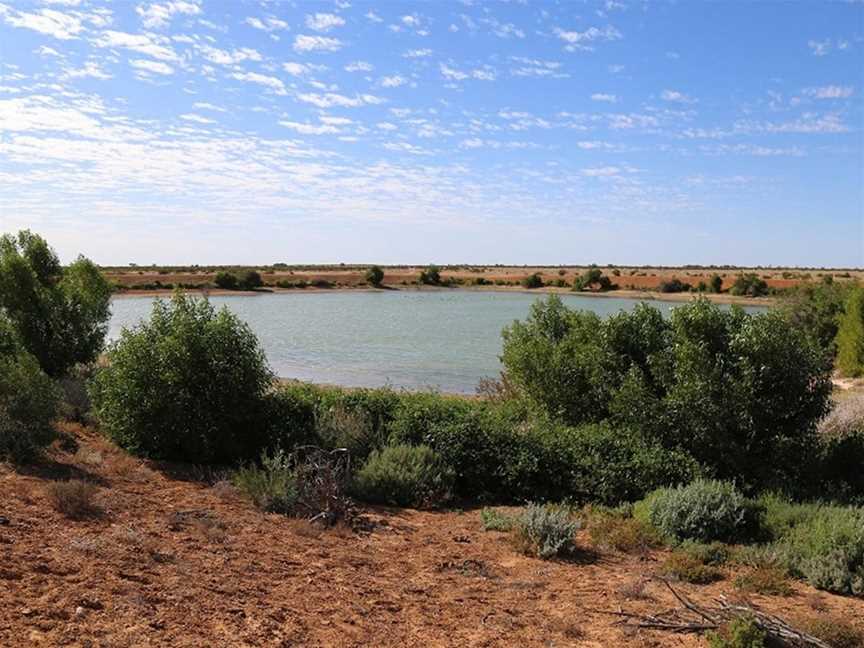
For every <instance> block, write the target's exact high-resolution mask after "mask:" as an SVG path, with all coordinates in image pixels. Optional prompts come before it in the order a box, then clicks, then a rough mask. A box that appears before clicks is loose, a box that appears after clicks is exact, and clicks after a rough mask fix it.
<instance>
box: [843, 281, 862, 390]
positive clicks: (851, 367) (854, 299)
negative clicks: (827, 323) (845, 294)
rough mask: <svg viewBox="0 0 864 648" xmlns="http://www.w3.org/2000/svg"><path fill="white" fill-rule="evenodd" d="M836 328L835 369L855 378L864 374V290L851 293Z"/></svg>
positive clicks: (856, 289)
mask: <svg viewBox="0 0 864 648" xmlns="http://www.w3.org/2000/svg"><path fill="white" fill-rule="evenodd" d="M844 311H845V312H844V313H843V315H842V316H841V317H840V323H839V326H838V328H837V367H838V368H839V369H840V371H841V372H842V373H843V374H844V375H846V376H851V377H855V378H857V377H858V376H861V375H862V374H864V288H862V287H858V288H855V290H853V291H852V293H851V294H850V295H849V298H848V299H847V300H846V305H845V308H844Z"/></svg>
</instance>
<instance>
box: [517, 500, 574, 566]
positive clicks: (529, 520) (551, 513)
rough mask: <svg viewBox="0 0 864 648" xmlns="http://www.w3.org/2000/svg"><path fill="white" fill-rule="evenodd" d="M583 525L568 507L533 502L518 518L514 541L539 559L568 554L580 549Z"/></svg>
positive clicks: (527, 552) (523, 550) (520, 548)
mask: <svg viewBox="0 0 864 648" xmlns="http://www.w3.org/2000/svg"><path fill="white" fill-rule="evenodd" d="M580 526H581V525H580V524H579V522H578V521H576V520H573V519H571V517H570V514H569V512H568V511H567V510H566V509H565V508H561V507H554V506H551V505H548V504H547V505H539V504H529V505H528V506H526V507H525V509H524V510H523V511H522V513H521V515H519V516H518V517H517V518H516V524H515V527H514V542H515V543H516V547H517V548H518V549H519V550H520V551H522V552H523V553H526V554H530V555H533V556H537V557H538V558H556V557H563V556H568V555H571V554H572V553H574V552H575V550H576V544H575V535H576V532H577V531H578V530H579V528H580Z"/></svg>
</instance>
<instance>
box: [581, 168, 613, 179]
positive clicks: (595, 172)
mask: <svg viewBox="0 0 864 648" xmlns="http://www.w3.org/2000/svg"><path fill="white" fill-rule="evenodd" d="M620 173H621V169H619V168H618V167H616V166H604V167H595V168H589V169H582V175H584V176H588V177H589V178H611V177H614V176H617V175H619V174H620Z"/></svg>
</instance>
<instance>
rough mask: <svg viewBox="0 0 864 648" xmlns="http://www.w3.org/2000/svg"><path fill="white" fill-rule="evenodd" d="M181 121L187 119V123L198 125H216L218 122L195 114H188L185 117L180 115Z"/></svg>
mask: <svg viewBox="0 0 864 648" xmlns="http://www.w3.org/2000/svg"><path fill="white" fill-rule="evenodd" d="M180 119H185V120H186V121H190V122H195V123H196V124H215V123H216V122H215V121H214V120H213V119H210V118H209V117H202V116H201V115H196V114H194V113H186V114H185V115H180Z"/></svg>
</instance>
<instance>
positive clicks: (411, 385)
mask: <svg viewBox="0 0 864 648" xmlns="http://www.w3.org/2000/svg"><path fill="white" fill-rule="evenodd" d="M537 298H538V296H537V295H530V294H526V293H504V292H475V291H440V292H438V291H435V292H432V291H430V292H415V291H381V292H350V291H345V292H341V291H340V292H337V291H333V292H326V291H324V292H309V293H299V292H298V293H278V294H261V295H256V296H239V295H238V296H221V295H220V296H212V297H211V298H210V301H211V302H212V303H213V304H214V305H216V306H217V307H221V306H223V305H225V306H227V307H228V308H229V309H231V310H232V311H234V312H235V313H236V314H237V315H238V316H239V317H241V318H242V319H243V320H245V321H246V322H248V324H249V325H250V326H251V327H252V329H253V330H254V331H255V333H256V334H257V335H258V338H259V340H260V341H261V344H262V346H263V348H264V351H265V353H266V354H267V358H268V360H269V361H270V365H271V367H272V368H273V370H274V371H275V372H276V374H277V375H279V376H281V377H284V378H296V379H298V380H304V381H310V382H319V383H332V384H339V385H346V386H352V387H380V386H384V385H389V386H391V387H396V388H402V387H404V388H406V389H425V388H433V389H439V390H441V391H445V392H456V393H473V392H474V390H475V388H476V387H477V383H478V381H479V380H480V379H481V378H492V377H497V376H498V373H499V370H500V363H499V360H498V356H499V355H500V353H501V329H502V328H504V326H506V325H507V324H510V323H511V322H512V321H513V320H515V319H523V318H525V317H526V316H527V314H528V310H529V308H530V306H531V304H532V303H533V302H534V301H535V300H536V299H537ZM562 299H563V300H564V303H565V304H567V305H568V306H570V307H571V308H581V309H586V310H593V311H594V312H596V313H598V314H599V315H601V316H605V315H609V314H611V313H616V312H618V311H620V310H622V309H631V308H633V307H634V306H635V305H636V304H637V303H639V301H638V300H635V299H619V298H613V297H603V298H600V297H582V296H578V295H562ZM152 301H153V299H152V298H145V297H124V298H120V299H115V300H113V301H112V317H111V323H110V331H109V338H111V339H116V338H117V337H118V336H119V335H120V331H121V329H122V328H123V327H124V326H125V327H129V326H133V325H135V324H137V323H139V322H140V321H142V320H143V319H146V318H147V317H148V315H149V313H150V307H151V304H152ZM653 305H654V306H656V307H657V308H659V309H660V310H661V311H663V313H664V314H668V312H669V311H670V310H671V309H672V308H674V307H675V305H676V304H675V303H674V302H660V301H657V302H653ZM747 310H749V311H759V310H765V309H764V308H760V307H754V308H750V307H748V308H747Z"/></svg>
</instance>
